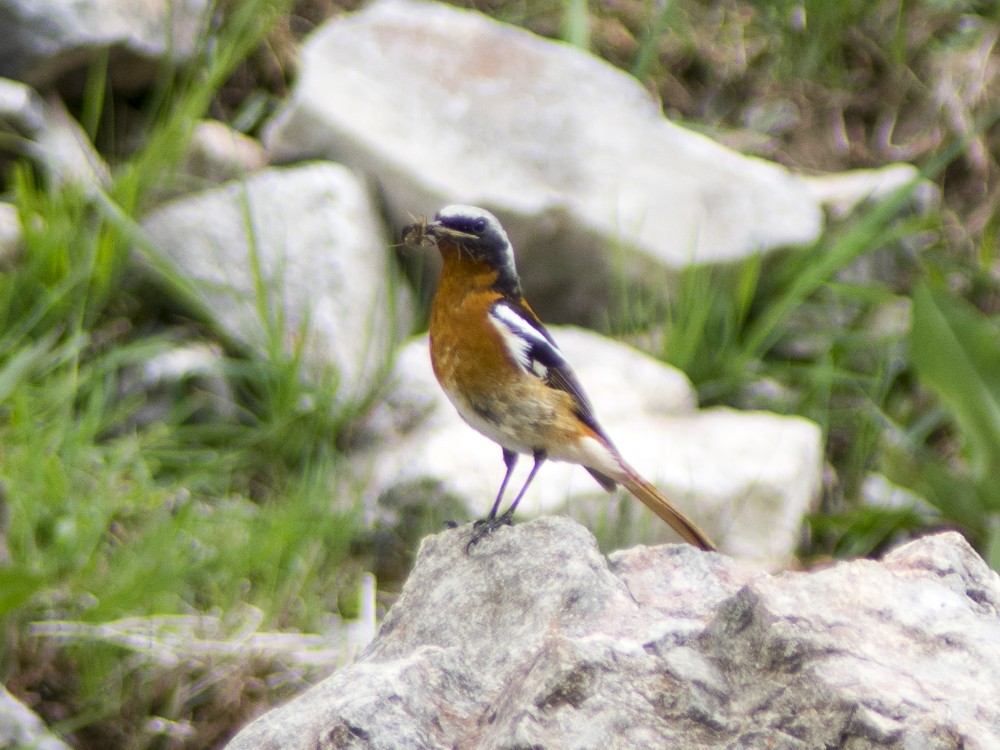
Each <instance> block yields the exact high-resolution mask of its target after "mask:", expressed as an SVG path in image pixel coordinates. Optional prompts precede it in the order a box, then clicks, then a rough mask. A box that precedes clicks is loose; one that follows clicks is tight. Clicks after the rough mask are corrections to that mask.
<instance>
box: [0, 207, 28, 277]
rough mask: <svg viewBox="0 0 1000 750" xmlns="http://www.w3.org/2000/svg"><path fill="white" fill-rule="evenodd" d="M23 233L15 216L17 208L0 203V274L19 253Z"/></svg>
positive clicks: (12, 262)
mask: <svg viewBox="0 0 1000 750" xmlns="http://www.w3.org/2000/svg"><path fill="white" fill-rule="evenodd" d="M23 241H24V232H23V231H22V230H21V220H20V219H19V218H18V216H17V207H16V206H14V205H13V204H10V203H0V272H2V271H5V270H8V269H9V268H10V267H11V266H12V265H13V264H14V262H15V260H16V259H17V256H18V255H19V254H20V252H21V245H22V244H23Z"/></svg>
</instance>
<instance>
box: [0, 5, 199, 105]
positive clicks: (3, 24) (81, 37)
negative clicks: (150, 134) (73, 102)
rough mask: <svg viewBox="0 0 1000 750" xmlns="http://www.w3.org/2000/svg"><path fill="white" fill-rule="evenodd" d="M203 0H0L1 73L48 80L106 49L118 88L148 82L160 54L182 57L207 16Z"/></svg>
mask: <svg viewBox="0 0 1000 750" xmlns="http://www.w3.org/2000/svg"><path fill="white" fill-rule="evenodd" d="M211 8H212V3H210V2H208V0H141V1H140V2H137V0H87V1H86V2H66V1H65V0H0V75H2V76H7V77H8V78H16V79H18V80H21V81H25V82H26V83H30V84H31V85H33V86H35V87H36V88H47V87H49V86H51V85H53V84H55V83H56V82H59V81H60V79H61V78H62V77H63V76H65V75H66V74H69V73H74V74H75V75H76V80H75V81H74V82H73V86H72V88H77V89H78V88H80V85H81V83H82V81H83V80H84V78H85V76H86V74H87V67H88V66H89V65H90V64H92V63H94V62H96V61H98V60H99V59H100V58H101V57H102V56H103V55H105V54H107V55H109V58H110V59H109V64H108V75H109V77H110V78H111V81H112V82H113V85H114V86H115V88H116V89H117V90H135V89H137V88H140V87H142V86H145V85H148V84H149V83H150V82H151V81H152V80H153V79H154V77H155V76H156V74H157V71H158V69H159V66H160V65H161V64H162V63H163V61H164V60H170V61H173V62H179V61H182V60H187V59H189V58H190V57H191V55H192V54H193V53H194V51H195V50H196V49H197V48H198V42H199V39H200V38H201V37H202V35H203V34H204V31H205V28H206V25H207V23H208V21H209V14H210V12H211Z"/></svg>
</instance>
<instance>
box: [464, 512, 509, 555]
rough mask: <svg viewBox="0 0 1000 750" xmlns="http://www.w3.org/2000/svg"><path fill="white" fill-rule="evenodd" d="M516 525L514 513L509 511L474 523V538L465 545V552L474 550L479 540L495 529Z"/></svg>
mask: <svg viewBox="0 0 1000 750" xmlns="http://www.w3.org/2000/svg"><path fill="white" fill-rule="evenodd" d="M513 525H514V514H513V513H510V512H507V513H504V514H503V515H502V516H496V517H494V518H483V519H481V520H479V521H476V522H475V523H474V524H473V525H472V538H471V539H470V540H469V543H468V544H467V545H465V552H466V554H468V553H469V552H471V551H472V548H473V547H475V546H476V545H477V544H479V541H480V540H481V539H482V538H483V537H486V536H489V535H490V534H492V533H493V532H494V531H496V530H497V529H499V528H500V527H501V526H513Z"/></svg>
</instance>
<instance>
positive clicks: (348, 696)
mask: <svg viewBox="0 0 1000 750" xmlns="http://www.w3.org/2000/svg"><path fill="white" fill-rule="evenodd" d="M470 533H471V532H470V527H468V526H465V527H462V528H459V529H455V530H450V531H446V532H444V533H441V534H438V535H436V536H432V537H428V538H427V539H425V541H424V543H423V545H422V546H421V549H420V553H419V555H418V559H417V564H416V567H415V568H414V570H413V573H412V575H411V577H410V579H409V581H408V582H407V584H406V586H405V588H404V590H403V592H402V594H401V596H400V598H399V600H398V601H397V602H396V604H395V605H394V606H393V608H392V609H391V610H390V612H389V613H388V615H387V616H386V618H385V621H384V622H383V623H382V626H381V628H380V630H379V632H378V635H377V636H376V638H375V641H374V642H373V643H372V645H371V646H370V647H369V648H368V649H367V650H366V651H365V652H364V654H362V656H361V658H360V659H359V661H358V662H357V663H356V664H354V665H352V666H350V667H347V668H346V669H343V670H341V671H340V672H338V673H336V674H334V675H333V676H332V677H330V678H329V679H327V680H326V681H324V682H322V683H320V684H319V685H317V686H316V687H314V688H312V689H311V690H309V691H308V692H306V693H304V694H303V695H301V696H299V697H298V698H296V699H295V700H293V701H292V702H290V703H288V704H286V705H285V706H282V707H281V708H278V709H276V710H273V711H271V712H270V713H268V714H265V715H264V716H262V717H261V718H259V719H257V720H256V721H254V722H253V723H251V724H250V725H249V726H248V727H246V728H245V729H244V730H243V731H242V732H240V733H239V734H238V735H237V736H236V737H235V738H234V739H233V741H232V742H231V743H230V744H229V745H228V748H229V750H249V749H250V748H253V750H268V749H269V748H282V749H283V750H297V749H298V748H309V750H314V749H315V750H327V749H330V750H332V749H333V748H338V749H340V748H348V747H362V746H363V747H367V748H403V747H405V748H408V749H410V750H421V749H423V748H428V749H430V748H453V747H475V748H484V749H486V748H528V747H531V748H567V747H572V748H593V749H594V750H598V749H599V750H618V749H621V750H625V749H629V750H631V749H632V748H640V747H649V748H653V747H683V748H686V749H688V750H723V749H729V748H748V749H750V748H765V747H766V748H782V749H788V750H792V749H796V750H798V749H801V750H811V749H812V748H820V747H839V748H857V749H860V748H885V749H886V750H890V749H892V750H895V749H898V750H904V748H922V749H923V748H941V749H942V750H944V748H955V747H965V748H984V749H985V748H991V747H997V746H1000V702H998V701H997V699H996V685H997V684H1000V683H998V681H1000V617H998V608H1000V579H998V577H997V574H996V573H994V572H993V571H991V570H989V569H988V568H987V566H986V565H985V563H984V562H983V561H982V560H981V559H980V558H979V557H978V556H977V555H976V554H975V552H974V551H973V550H972V549H971V548H970V547H969V546H968V544H967V543H966V542H965V541H964V540H963V539H962V538H961V537H960V536H959V535H958V534H955V533H946V534H941V535H939V536H936V537H931V538H928V539H922V540H918V541H916V542H912V543H910V544H908V545H906V546H904V547H901V548H899V549H898V550H896V551H894V552H893V553H891V554H889V555H888V556H887V557H886V558H885V560H884V561H883V562H880V563H879V562H872V561H867V560H860V561H855V562H845V563H840V564H838V565H836V566H834V567H832V568H829V569H827V570H821V571H817V572H813V573H783V574H781V575H777V576H769V575H766V574H762V573H757V572H755V571H752V570H750V569H748V568H746V567H743V566H741V565H739V564H737V563H736V562H734V561H732V560H730V559H728V558H725V557H723V556H721V555H717V554H711V553H704V552H700V551H698V550H696V549H695V548H693V547H690V546H688V545H677V546H664V547H657V548H644V547H641V548H636V549H631V550H627V551H623V552H618V553H615V554H613V555H612V556H611V558H610V560H606V559H605V558H603V557H602V556H601V555H600V553H599V552H598V550H597V547H596V544H595V542H594V539H593V538H592V537H591V536H590V535H589V534H588V533H587V532H586V531H585V530H583V529H582V528H581V527H579V526H577V525H576V524H574V523H572V522H570V521H567V520H565V519H557V518H549V519H543V520H539V521H534V522H531V523H528V524H524V525H520V526H515V527H513V528H512V529H506V528H504V529H500V530H498V531H497V532H496V533H495V534H494V535H493V536H492V537H491V538H489V539H487V540H484V541H483V542H482V543H481V544H480V546H477V547H476V548H475V549H474V551H473V553H472V554H471V555H470V554H466V553H465V542H466V541H467V539H468V537H469V534H470Z"/></svg>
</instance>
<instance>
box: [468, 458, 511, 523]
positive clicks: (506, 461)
mask: <svg viewBox="0 0 1000 750" xmlns="http://www.w3.org/2000/svg"><path fill="white" fill-rule="evenodd" d="M503 462H504V465H505V466H506V467H507V473H506V474H504V475H503V481H502V482H500V491H499V492H498V493H497V499H496V500H495V501H494V502H493V507H492V508H490V514H489V515H488V516H486V518H485V519H484V520H482V521H476V525H477V526H478V525H480V524H483V523H486V522H487V521H492V520H493V519H494V518H496V517H497V511H498V510H500V501H501V500H503V493H504V490H506V489H507V482H509V481H510V475H511V474H513V473H514V467H515V466H516V465H517V453H515V452H514V451H509V450H507V449H506V448H504V449H503Z"/></svg>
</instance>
